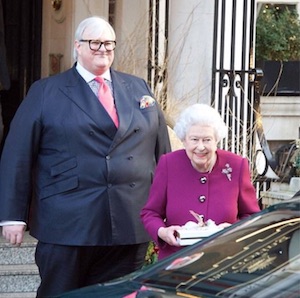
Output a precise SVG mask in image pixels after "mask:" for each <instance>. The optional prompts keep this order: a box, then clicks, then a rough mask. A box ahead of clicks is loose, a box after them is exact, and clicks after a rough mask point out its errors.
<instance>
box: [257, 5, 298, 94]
mask: <svg viewBox="0 0 300 298" xmlns="http://www.w3.org/2000/svg"><path fill="white" fill-rule="evenodd" d="M255 56H256V65H257V67H260V68H262V69H263V71H264V78H263V79H262V82H261V87H262V88H261V89H262V90H261V91H262V94H264V95H266V94H272V95H300V20H299V15H298V13H297V11H296V9H288V8H287V7H285V6H281V7H280V6H278V5H266V6H265V7H264V8H263V9H262V10H261V11H260V13H259V15H258V18H257V22H256V46H255Z"/></svg>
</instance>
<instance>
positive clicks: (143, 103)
mask: <svg viewBox="0 0 300 298" xmlns="http://www.w3.org/2000/svg"><path fill="white" fill-rule="evenodd" d="M154 105H155V99H154V98H153V97H151V96H149V95H144V96H143V97H142V98H141V100H140V109H141V110H142V109H146V108H149V107H152V106H154Z"/></svg>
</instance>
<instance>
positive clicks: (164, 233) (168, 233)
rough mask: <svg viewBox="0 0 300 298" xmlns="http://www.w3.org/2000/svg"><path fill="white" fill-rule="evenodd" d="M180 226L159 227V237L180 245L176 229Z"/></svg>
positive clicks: (170, 243)
mask: <svg viewBox="0 0 300 298" xmlns="http://www.w3.org/2000/svg"><path fill="white" fill-rule="evenodd" d="M179 228H180V226H169V227H167V228H165V227H161V228H159V229H158V232H157V234H158V237H159V238H161V239H162V240H163V241H165V242H166V243H168V244H169V245H172V246H180V245H179V244H178V242H177V240H176V237H175V231H176V230H177V229H179Z"/></svg>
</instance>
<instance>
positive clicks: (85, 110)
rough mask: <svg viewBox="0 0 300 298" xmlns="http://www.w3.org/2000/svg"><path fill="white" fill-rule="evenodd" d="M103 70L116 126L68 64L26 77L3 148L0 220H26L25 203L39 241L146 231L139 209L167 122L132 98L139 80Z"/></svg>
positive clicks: (109, 241) (98, 241) (137, 95)
mask: <svg viewBox="0 0 300 298" xmlns="http://www.w3.org/2000/svg"><path fill="white" fill-rule="evenodd" d="M111 76H112V82H113V90H114V98H115V101H116V106H117V111H118V115H119V121H120V125H119V128H118V130H117V129H116V127H115V126H114V125H113V122H112V120H111V119H110V118H109V116H108V114H107V113H106V111H105V110H104V108H103V107H102V106H101V104H100V103H99V101H98V99H97V97H96V96H95V95H94V93H93V92H92V90H91V89H90V87H89V86H88V84H87V83H86V82H85V81H84V80H83V78H82V77H81V76H80V75H79V74H78V72H77V71H76V68H75V67H73V68H72V69H70V70H68V71H66V72H65V73H62V74H59V75H57V76H54V77H50V78H47V79H42V80H39V81H37V82H35V83H34V84H33V85H32V87H31V88H30V90H29V92H28V95H27V97H26V98H25V99H24V101H23V102H22V104H21V105H20V108H19V109H18V111H17V113H16V115H15V118H14V119H13V121H12V124H11V128H10V132H9V135H8V137H7V140H6V144H5V147H4V151H3V154H2V159H1V166H0V206H1V208H0V220H23V221H26V219H27V214H28V211H29V210H28V206H29V205H30V204H31V211H30V213H31V223H30V233H31V234H32V235H33V236H34V237H36V238H37V239H38V240H40V241H43V242H48V243H56V244H63V245H118V244H134V243H141V242H146V241H148V236H147V235H146V233H145V231H144V228H143V226H142V224H141V221H140V218H139V212H140V210H141V208H142V206H143V205H144V204H145V202H146V199H147V196H148V191H149V188H150V184H151V182H152V177H153V171H154V167H155V165H156V161H157V160H158V158H159V157H160V155H161V154H163V153H165V152H167V151H169V150H170V143H169V138H168V132H167V127H166V124H165V120H164V117H163V114H162V112H161V110H160V109H159V106H158V104H157V103H156V104H155V105H154V106H150V107H148V108H145V109H141V108H140V99H141V98H142V96H143V95H151V91H150V89H149V87H148V85H147V84H146V82H145V81H144V80H142V79H140V78H137V77H134V76H132V75H128V74H124V73H120V72H117V71H113V70H111ZM32 178H34V179H32ZM32 182H33V183H32ZM32 187H33V190H34V200H31V199H32V191H31V188H32ZM31 201H32V203H31Z"/></svg>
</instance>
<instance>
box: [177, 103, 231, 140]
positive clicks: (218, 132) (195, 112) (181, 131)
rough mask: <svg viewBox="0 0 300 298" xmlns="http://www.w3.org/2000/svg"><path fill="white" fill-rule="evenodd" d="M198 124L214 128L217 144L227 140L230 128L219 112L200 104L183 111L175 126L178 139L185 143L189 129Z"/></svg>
mask: <svg viewBox="0 0 300 298" xmlns="http://www.w3.org/2000/svg"><path fill="white" fill-rule="evenodd" d="M196 124H200V125H203V126H209V127H212V128H213V129H214V133H215V137H216V140H217V142H219V141H221V140H222V139H223V138H225V137H226V135H227V132H228V128H227V126H226V124H225V123H224V121H223V119H222V117H221V115H220V114H219V113H218V111H217V110H216V109H214V108H213V107H211V106H209V105H207V104H200V103H197V104H193V105H191V106H189V107H188V108H186V109H185V110H183V112H182V113H181V114H180V116H179V118H178V120H177V122H176V124H175V126H174V131H175V133H176V135H177V137H178V138H179V139H180V140H181V141H183V140H184V139H185V137H186V133H187V131H188V130H189V128H190V127H191V126H193V125H196Z"/></svg>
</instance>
